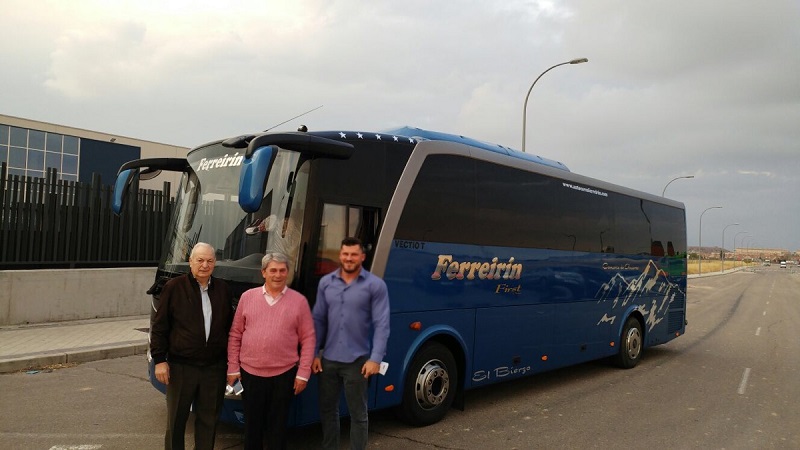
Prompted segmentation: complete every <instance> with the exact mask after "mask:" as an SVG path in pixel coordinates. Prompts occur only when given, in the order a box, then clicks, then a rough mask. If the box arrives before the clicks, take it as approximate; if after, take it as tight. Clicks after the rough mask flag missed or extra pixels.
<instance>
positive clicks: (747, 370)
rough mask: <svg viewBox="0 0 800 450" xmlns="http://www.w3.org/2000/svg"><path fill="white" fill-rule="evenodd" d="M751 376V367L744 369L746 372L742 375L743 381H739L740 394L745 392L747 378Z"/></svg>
mask: <svg viewBox="0 0 800 450" xmlns="http://www.w3.org/2000/svg"><path fill="white" fill-rule="evenodd" d="M748 378H750V368H749V367H748V368H746V369H744V374H743V375H742V382H741V383H739V391H738V392H739V394H740V395H742V394H744V391H745V389H747V379H748Z"/></svg>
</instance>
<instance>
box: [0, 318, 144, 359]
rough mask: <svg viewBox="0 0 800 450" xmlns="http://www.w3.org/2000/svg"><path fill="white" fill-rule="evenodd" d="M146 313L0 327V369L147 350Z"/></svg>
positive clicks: (109, 356) (134, 353) (107, 356)
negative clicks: (142, 314)
mask: <svg viewBox="0 0 800 450" xmlns="http://www.w3.org/2000/svg"><path fill="white" fill-rule="evenodd" d="M149 327H150V317H149V316H146V315H145V316H129V317H119V318H109V319H91V320H78V321H68V322H58V323H45V324H35V325H17V326H4V327H0V373H6V372H15V371H18V370H25V369H31V368H39V367H42V366H48V365H53V364H66V363H79V362H86V361H96V360H99V359H108V358H119V357H122V356H131V355H138V354H144V353H146V352H147V333H148V329H149Z"/></svg>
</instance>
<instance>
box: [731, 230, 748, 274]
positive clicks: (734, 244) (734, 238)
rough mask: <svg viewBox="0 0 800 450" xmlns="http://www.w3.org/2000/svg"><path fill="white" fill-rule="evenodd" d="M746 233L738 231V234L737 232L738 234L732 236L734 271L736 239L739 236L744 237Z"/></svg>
mask: <svg viewBox="0 0 800 450" xmlns="http://www.w3.org/2000/svg"><path fill="white" fill-rule="evenodd" d="M747 233H748V232H747V231H740V232H738V233H736V234H734V235H733V268H734V269H735V268H736V238H738V237H739V235H740V234H744V235H745V236H746V235H747ZM742 240H744V238H742Z"/></svg>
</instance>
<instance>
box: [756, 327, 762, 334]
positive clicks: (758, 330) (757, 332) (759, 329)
mask: <svg viewBox="0 0 800 450" xmlns="http://www.w3.org/2000/svg"><path fill="white" fill-rule="evenodd" d="M760 334H761V327H758V328H756V336H758V335H760Z"/></svg>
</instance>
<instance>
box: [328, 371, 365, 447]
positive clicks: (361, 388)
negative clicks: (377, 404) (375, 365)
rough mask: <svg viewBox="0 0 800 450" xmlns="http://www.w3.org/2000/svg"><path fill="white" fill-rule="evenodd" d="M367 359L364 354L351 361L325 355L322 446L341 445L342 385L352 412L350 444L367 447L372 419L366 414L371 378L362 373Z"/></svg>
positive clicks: (348, 407)
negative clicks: (346, 361) (329, 358)
mask: <svg viewBox="0 0 800 450" xmlns="http://www.w3.org/2000/svg"><path fill="white" fill-rule="evenodd" d="M365 362H367V357H366V356H362V357H361V358H358V359H357V360H355V361H353V362H351V363H341V362H336V361H330V360H327V359H325V358H322V372H321V373H320V374H319V375H318V376H319V413H320V419H321V421H322V448H323V449H325V450H338V449H339V434H340V429H339V398H340V396H341V392H342V387H344V397H345V400H346V401H347V409H348V410H349V412H350V448H351V449H358V450H363V449H365V448H367V435H368V434H369V419H368V415H367V397H368V396H367V386H368V385H369V379H367V378H364V375H362V374H361V367H362V366H363V365H364V363H365Z"/></svg>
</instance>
